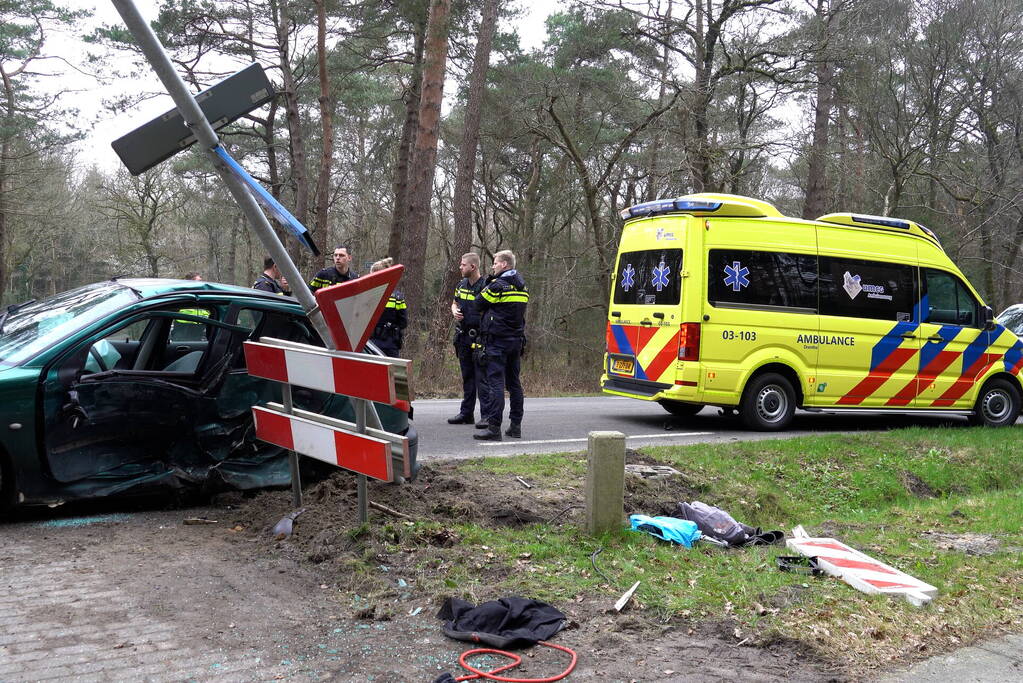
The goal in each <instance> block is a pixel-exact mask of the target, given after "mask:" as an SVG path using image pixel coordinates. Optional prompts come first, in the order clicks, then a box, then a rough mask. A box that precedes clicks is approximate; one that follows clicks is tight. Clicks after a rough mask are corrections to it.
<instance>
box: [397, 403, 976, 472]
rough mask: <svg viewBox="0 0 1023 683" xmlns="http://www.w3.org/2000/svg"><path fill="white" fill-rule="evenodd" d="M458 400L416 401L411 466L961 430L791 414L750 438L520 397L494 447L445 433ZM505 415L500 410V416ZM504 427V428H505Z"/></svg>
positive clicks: (728, 422) (709, 422)
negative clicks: (607, 437)
mask: <svg viewBox="0 0 1023 683" xmlns="http://www.w3.org/2000/svg"><path fill="white" fill-rule="evenodd" d="M458 406H459V400H457V399H439V400H425V401H424V400H417V401H416V402H415V423H416V429H417V430H418V432H419V444H420V449H419V459H420V460H421V461H428V460H432V459H440V458H470V457H479V456H481V455H513V454H521V453H561V452H570V451H584V450H586V441H587V435H588V434H589V433H590V432H592V431H619V432H622V433H623V434H625V436H626V445H627V446H628V447H630V448H637V447H639V446H649V445H658V446H664V445H680V444H691V443H701V442H708V443H719V442H723V441H750V440H755V439H770V438H784V437H788V436H795V435H798V434H808V433H816V432H839V431H840V432H851V431H871V430H886V429H895V428H898V427H906V426H910V425H924V426H932V427H936V426H940V425H956V424H957V425H965V424H966V419H965V418H963V417H954V416H949V417H941V416H937V417H931V416H911V415H883V414H880V415H878V414H869V415H865V414H841V415H828V414H821V413H807V412H802V411H800V412H797V413H796V417H795V421H794V424H793V428H792V429H790V430H788V431H786V432H781V433H763V432H752V431H749V430H747V429H745V428H744V427H743V426H742V424H741V423H740V422H739V420H738V418H735V417H730V416H723V415H721V414H720V411H719V410H718V409H717V408H709V407H708V408H704V409H703V410H702V411H700V413H699V414H698V415H696V416H695V417H690V418H676V417H672V416H671V415H669V414H668V413H667V412H665V411H664V409H663V408H661V407H660V406H659V405H657V404H656V403H652V402H648V401H639V400H636V399H631V398H618V397H614V396H581V397H566V398H529V397H528V396H527V397H526V408H525V411H526V412H525V417H524V418H523V421H522V438H521V439H510V438H508V437H504V441H501V442H487V441H475V440H473V438H472V434H473V432H474V431H475V429H474V428H473V426H472V425H449V424H448V423H447V418H449V417H452V416H453V415H455V414H456V413H458ZM505 409H506V410H507V407H506V408H505ZM504 426H507V422H505V425H504Z"/></svg>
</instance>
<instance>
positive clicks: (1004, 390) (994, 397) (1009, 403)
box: [970, 379, 1020, 427]
mask: <svg viewBox="0 0 1023 683" xmlns="http://www.w3.org/2000/svg"><path fill="white" fill-rule="evenodd" d="M973 411H974V412H973V415H971V416H970V423H971V424H975V425H983V426H985V427H1007V426H1009V425H1011V424H1013V423H1014V422H1016V418H1017V417H1019V411H1020V397H1019V392H1018V391H1017V390H1016V387H1014V386H1013V385H1012V383H1010V382H1008V381H1006V380H1004V379H994V380H991V381H990V382H988V383H987V384H985V385H984V388H983V389H981V390H980V395H979V396H977V403H976V404H975V405H974V406H973Z"/></svg>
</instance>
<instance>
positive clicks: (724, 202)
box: [619, 192, 781, 220]
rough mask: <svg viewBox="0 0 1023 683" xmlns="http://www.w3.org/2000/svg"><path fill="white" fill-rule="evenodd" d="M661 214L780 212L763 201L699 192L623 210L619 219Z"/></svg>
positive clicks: (762, 214)
mask: <svg viewBox="0 0 1023 683" xmlns="http://www.w3.org/2000/svg"><path fill="white" fill-rule="evenodd" d="M665 213H689V214H697V215H703V216H706V215H715V216H728V217H743V218H766V217H768V216H771V217H780V216H781V213H780V212H779V211H778V209H776V208H774V207H773V206H772V205H771V204H768V203H767V202H764V201H760V200H759V199H751V198H749V197H741V196H739V195H731V194H719V193H714V192H703V193H699V194H690V195H684V196H682V197H676V198H674V199H658V200H656V201H652V202H644V203H642V204H636V205H634V206H630V207H628V208H627V209H623V210H622V211H621V213H620V214H619V215H620V216H621V217H622V220H629V219H630V218H639V217H641V216H658V215H661V214H665Z"/></svg>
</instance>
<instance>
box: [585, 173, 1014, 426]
mask: <svg viewBox="0 0 1023 683" xmlns="http://www.w3.org/2000/svg"><path fill="white" fill-rule="evenodd" d="M622 218H623V219H624V220H625V226H624V228H623V231H622V239H621V244H620V246H619V250H618V256H617V259H616V263H615V270H614V273H613V274H612V279H611V301H610V306H609V309H608V322H607V353H606V355H605V357H604V374H603V376H602V377H601V387H602V389H603V391H604V392H605V393H607V394H613V395H616V396H628V397H632V398H637V399H643V400H647V401H657V402H658V403H660V405H661V406H663V407H664V408H665V409H666V410H667V411H668V412H669V413H671V414H673V415H678V416H687V415H693V414H695V413H696V412H697V411H699V410H700V408H701V407H703V406H706V405H712V406H721V407H723V408H726V409H735V410H738V412H739V414H740V416H741V418H742V420H743V422H744V423H745V424H746V425H747V426H748V427H750V428H752V429H758V430H780V429H785V428H786V427H787V426H788V425H789V424H790V423H791V421H792V415H793V412H794V411H795V409H796V408H801V409H803V410H809V411H824V412H829V413H830V412H838V411H863V410H869V411H897V412H913V413H934V412H935V411H940V412H941V413H942V414H958V415H967V416H969V418H970V420H971V421H972V422H974V423H976V424H984V425H991V426H1001V425H1009V424H1013V423H1014V422H1015V421H1016V418H1017V417H1018V415H1019V413H1020V404H1021V398H1020V397H1021V393H1023V392H1021V388H1020V381H1019V372H1020V369H1021V367H1023V342H1021V341H1020V339H1019V338H1017V337H1016V335H1014V334H1013V333H1012V332H1010V331H1008V330H1007V329H1005V327H1003V326H1001V325H999V324H997V323H996V322H994V321H993V319H992V314H991V309H990V308H989V307H987V306H986V305H984V302H983V301H982V300H981V298H980V296H978V295H977V292H976V291H975V290H974V289H973V287H972V286H970V283H969V282H968V281H967V280H966V278H965V277H964V276H963V274H962V273H961V272H960V271H959V269H958V268H956V266H955V265H954V264H953V263H952V261H950V260H949V258H948V256H946V255H945V252H944V250H943V249H942V247H941V245H940V244H939V242H938V240H937V238H936V237H935V235H934V234H933V233H932V232H931V231H930V230H928V229H927V228H925V227H923V226H922V225H919V224H917V223H914V222H913V221H908V220H901V219H897V218H889V217H882V216H869V215H863V214H849V213H835V214H828V215H826V216H821V217H820V218H819V219H817V220H815V221H807V220H801V219H797V218H790V217H786V216H782V215H781V213H780V212H779V211H778V210H777V209H776V208H775V207H774V206H772V205H771V204H769V203H767V202H764V201H760V200H757V199H751V198H748V197H740V196H736V195H727V194H710V193H704V194H695V195H688V196H684V197H679V198H676V199H667V200H660V201H655V202H647V203H644V204H639V205H636V206H632V207H630V208H628V209H625V210H624V211H622Z"/></svg>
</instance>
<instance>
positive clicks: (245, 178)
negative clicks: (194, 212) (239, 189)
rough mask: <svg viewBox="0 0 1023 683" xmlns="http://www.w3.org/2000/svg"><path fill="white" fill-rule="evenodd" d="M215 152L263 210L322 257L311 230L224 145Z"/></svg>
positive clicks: (215, 149) (218, 146)
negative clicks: (251, 174)
mask: <svg viewBox="0 0 1023 683" xmlns="http://www.w3.org/2000/svg"><path fill="white" fill-rule="evenodd" d="M213 151H214V152H215V153H216V155H217V156H218V157H220V160H221V161H223V162H224V166H225V167H226V168H227V170H228V171H229V172H230V173H231V174H232V175H233V176H234V177H236V178H237V179H238V180H240V181H241V182H242V184H244V185H245V187H246V188H247V189H248V191H249V194H251V195H252V198H253V199H255V200H256V203H257V204H259V205H260V206H261V207H263V209H264V210H265V211H266V212H267V213H269V214H270V215H271V216H273V217H274V218H276V219H277V222H278V223H280V224H281V225H282V226H283V227H284V228H287V229H288V230H289V231H290V232H291V234H293V235H294V236H295V237H297V238H298V241H299V242H301V243H302V244H304V245H305V247H306V249H308V250H309V251H311V252H313V254H315V255H316V256H319V255H320V250H319V249H317V248H316V244H315V243H314V242H313V238H312V235H310V234H309V230H308V229H306V227H305V226H304V225H302V223H300V222H299V220H298V219H297V218H295V217H294V216H292V215H291V212H290V211H288V210H287V209H285V208H284V206H283V205H281V203H280V202H279V201H277V200H276V199H274V196H273V195H272V194H270V193H269V192H267V191H266V188H265V187H263V186H262V185H260V184H259V181H258V180H256V179H255V178H253V177H252V176H250V175H249V174H248V172H247V171H246V170H245V169H244V168H242V167H241V164H239V163H238V162H237V161H235V160H234V159H233V158H232V157H231V155H230V154H228V153H227V150H226V149H224V147H223V146H222V145H217V146H216V147H215V148H214V149H213Z"/></svg>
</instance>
